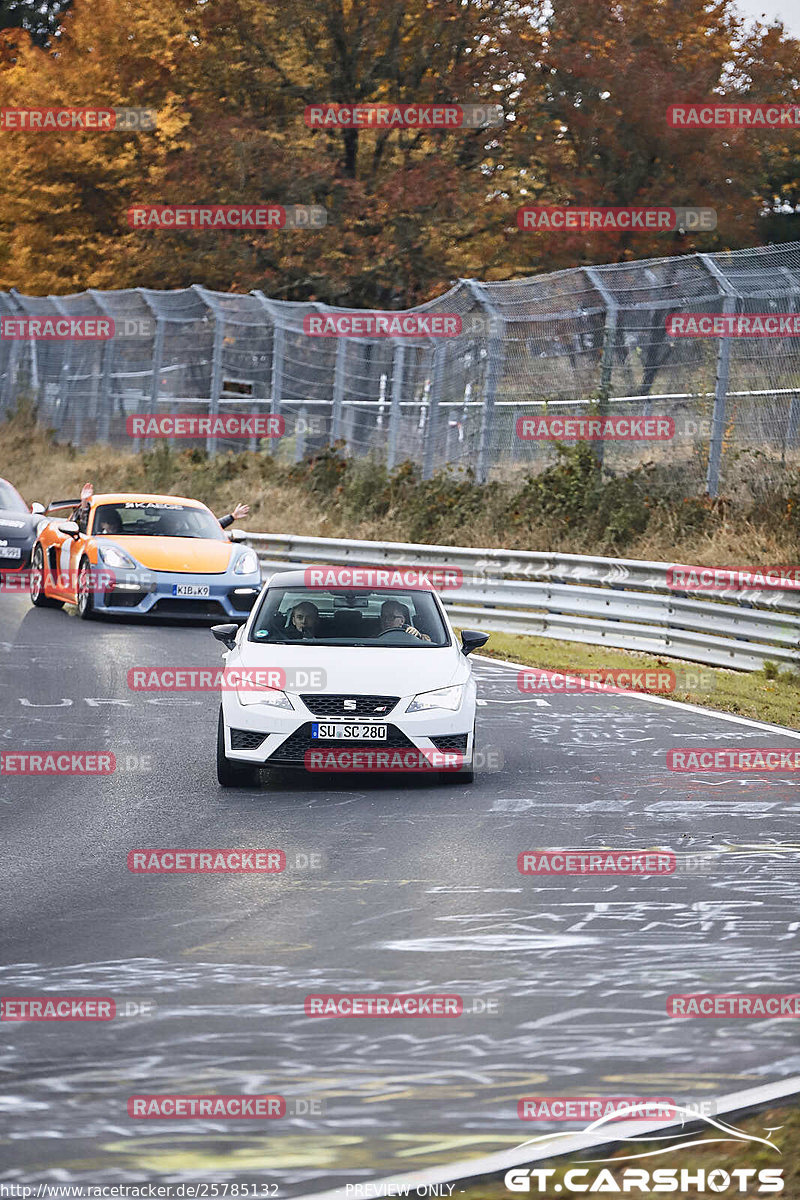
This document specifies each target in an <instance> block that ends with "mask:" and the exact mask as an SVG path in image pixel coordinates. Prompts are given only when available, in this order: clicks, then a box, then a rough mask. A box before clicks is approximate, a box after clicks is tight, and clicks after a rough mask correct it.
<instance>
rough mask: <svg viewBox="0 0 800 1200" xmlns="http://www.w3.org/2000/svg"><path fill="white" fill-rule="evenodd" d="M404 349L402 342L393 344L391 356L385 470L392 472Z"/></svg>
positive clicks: (398, 421)
mask: <svg viewBox="0 0 800 1200" xmlns="http://www.w3.org/2000/svg"><path fill="white" fill-rule="evenodd" d="M405 353H406V348H405V346H404V345H403V343H402V342H395V345H394V352H393V354H392V403H391V407H390V409H389V437H388V440H387V444H386V470H387V471H393V470H394V468H395V467H396V466H397V436H398V434H399V432H400V419H401V417H402V409H401V408H400V401H401V400H402V398H403V382H404V380H403V374H404V367H405Z"/></svg>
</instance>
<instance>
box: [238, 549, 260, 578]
mask: <svg viewBox="0 0 800 1200" xmlns="http://www.w3.org/2000/svg"><path fill="white" fill-rule="evenodd" d="M257 570H258V557H257V556H256V552H255V550H245V552H244V554H240V555H239V557H238V558H237V560H236V566H235V567H234V568H233V573H234V575H253V574H254V573H255V572H256V571H257Z"/></svg>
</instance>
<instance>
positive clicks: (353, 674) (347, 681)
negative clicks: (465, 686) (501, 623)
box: [227, 642, 470, 696]
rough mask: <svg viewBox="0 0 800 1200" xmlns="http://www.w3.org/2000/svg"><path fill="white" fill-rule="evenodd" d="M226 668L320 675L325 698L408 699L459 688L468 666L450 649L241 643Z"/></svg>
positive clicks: (460, 655) (230, 655) (461, 656)
mask: <svg viewBox="0 0 800 1200" xmlns="http://www.w3.org/2000/svg"><path fill="white" fill-rule="evenodd" d="M227 666H228V667H249V668H259V667H262V668H266V667H279V668H283V669H284V670H287V669H289V668H295V669H302V668H308V669H309V670H322V671H324V672H325V678H326V686H325V689H324V690H325V691H326V692H333V693H334V694H342V693H344V694H347V695H350V696H359V695H362V696H374V695H379V696H410V695H415V694H416V693H417V692H426V691H432V690H433V689H434V688H441V687H449V686H450V684H454V683H463V682H464V681H465V680H466V679H467V678H468V677H469V671H470V668H469V663H468V662H467V660H466V658H465V657H464V655H463V654H462V653H461V651H460V650H458V649H457V647H455V646H444V647H442V648H441V649H433V648H430V649H424V650H423V649H421V648H420V649H419V650H417V649H416V648H409V649H406V648H405V647H401V646H380V647H373V646H363V647H362V646H315V645H313V644H312V643H303V642H293V643H292V644H291V645H285V644H284V645H281V646H260V645H258V644H257V643H256V642H242V643H240V644H239V645H238V646H237V648H236V649H235V650H232V651H231V653H230V654H229V655H228V656H227Z"/></svg>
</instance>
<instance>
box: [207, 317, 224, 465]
mask: <svg viewBox="0 0 800 1200" xmlns="http://www.w3.org/2000/svg"><path fill="white" fill-rule="evenodd" d="M211 312H212V314H213V317H214V348H213V350H212V352H211V395H210V396H209V403H208V414H209V416H210V417H212V418H213V417H216V416H217V415H218V414H219V400H220V396H221V395H222V340H223V337H224V334H225V323H224V321H223V320H222V319H221V316H220V313H219V312H218V310H217V309H216V308H212V310H211ZM206 454H207V455H208V457H209V458H216V455H217V439H216V437H207V438H206Z"/></svg>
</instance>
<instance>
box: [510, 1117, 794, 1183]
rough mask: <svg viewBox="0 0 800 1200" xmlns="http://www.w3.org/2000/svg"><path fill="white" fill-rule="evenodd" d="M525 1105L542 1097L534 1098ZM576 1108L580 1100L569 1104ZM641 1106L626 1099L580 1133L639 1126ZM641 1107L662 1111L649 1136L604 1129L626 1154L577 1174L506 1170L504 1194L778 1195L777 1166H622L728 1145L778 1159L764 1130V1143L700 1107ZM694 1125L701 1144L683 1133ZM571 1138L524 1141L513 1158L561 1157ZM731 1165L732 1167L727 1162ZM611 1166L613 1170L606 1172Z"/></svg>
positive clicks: (593, 1162) (564, 1134) (562, 1134)
mask: <svg viewBox="0 0 800 1200" xmlns="http://www.w3.org/2000/svg"><path fill="white" fill-rule="evenodd" d="M532 1099H533V1100H541V1099H545V1098H541V1097H533V1098H532ZM596 1099H597V1100H599V1101H600V1102H601V1103H603V1102H604V1100H603V1098H602V1097H598V1098H596ZM581 1102H582V1101H581V1100H580V1099H579V1100H577V1101H576V1102H575V1103H581ZM589 1103H592V1100H589ZM612 1103H613V1102H612ZM640 1103H641V1102H640V1101H639V1100H637V1099H633V1100H632V1101H630V1103H627V1104H626V1103H625V1102H624V1101H623V1102H622V1103H621V1104H620V1105H619V1106H617V1105H614V1106H613V1108H612V1110H611V1111H609V1112H608V1113H606V1114H604V1115H603V1116H601V1117H599V1118H598V1119H597V1120H595V1121H593V1122H592V1123H591V1124H590V1125H588V1126H586V1127H585V1128H584V1129H583V1131H582V1132H583V1133H584V1134H592V1135H595V1134H597V1133H598V1132H601V1133H602V1132H604V1131H605V1128H606V1126H607V1125H610V1124H611V1123H612V1122H615V1121H618V1120H630V1121H636V1120H640V1121H641V1120H642V1119H643V1116H642V1114H641V1112H640ZM645 1103H661V1104H663V1105H665V1106H668V1109H667V1111H666V1112H665V1113H664V1123H662V1124H661V1125H660V1126H657V1127H656V1128H655V1129H652V1128H651V1129H650V1130H644V1131H642V1132H640V1133H634V1132H633V1131H632V1132H631V1133H630V1134H628V1133H627V1132H626V1130H625V1128H624V1127H623V1128H620V1129H618V1130H615V1131H614V1132H611V1131H610V1130H609V1137H608V1139H607V1140H608V1141H612V1142H615V1143H621V1144H623V1145H624V1144H625V1143H626V1142H629V1143H634V1144H633V1145H632V1147H631V1153H630V1154H619V1153H617V1154H615V1156H614V1158H613V1159H611V1158H606V1157H604V1158H596V1159H588V1160H587V1159H584V1162H583V1163H582V1165H581V1166H578V1167H570V1166H567V1167H566V1168H565V1167H523V1166H519V1167H512V1168H511V1170H509V1171H506V1173H505V1176H504V1183H505V1186H506V1188H507V1190H508V1191H509V1192H539V1193H542V1192H547V1194H548V1195H552V1194H553V1193H554V1192H568V1193H578V1194H581V1195H583V1194H585V1193H587V1192H588V1193H590V1194H592V1195H608V1194H613V1195H619V1194H621V1193H622V1194H625V1195H629V1194H630V1193H632V1192H635V1193H637V1194H641V1193H645V1194H646V1195H651V1194H652V1193H661V1192H677V1193H679V1194H682V1195H687V1194H688V1195H703V1194H704V1193H706V1192H709V1193H712V1194H716V1195H722V1194H725V1193H733V1194H737V1193H738V1194H739V1195H742V1194H747V1195H751V1196H752V1195H755V1194H758V1195H769V1194H772V1193H776V1192H781V1191H783V1185H784V1181H783V1170H782V1169H781V1168H780V1167H761V1168H756V1167H736V1168H731V1167H730V1166H726V1167H718V1166H712V1167H710V1168H709V1169H707V1168H705V1167H699V1168H694V1167H692V1168H687V1167H656V1168H655V1169H652V1168H651V1167H650V1165H649V1164H648V1166H647V1167H642V1166H638V1165H637V1166H635V1167H631V1166H628V1165H627V1163H628V1162H630V1161H631V1160H632V1159H639V1160H640V1159H651V1158H653V1157H655V1156H658V1157H661V1156H665V1155H668V1154H679V1153H680V1152H681V1151H682V1150H683V1149H685V1148H689V1147H694V1146H697V1145H698V1144H699V1145H701V1146H708V1147H712V1146H713V1147H715V1148H716V1147H719V1146H720V1145H721V1144H724V1143H729V1144H732V1145H734V1146H736V1147H737V1148H738V1150H739V1151H740V1152H741V1151H743V1150H746V1149H748V1148H749V1149H750V1150H753V1151H757V1152H758V1159H757V1161H763V1160H764V1151H765V1149H766V1150H771V1151H773V1152H774V1153H775V1154H778V1155H779V1154H780V1153H781V1151H780V1149H779V1148H778V1146H776V1145H775V1143H774V1142H772V1141H771V1140H770V1135H771V1134H772V1133H774V1132H775V1130H774V1129H767V1130H765V1133H766V1136H765V1137H760V1136H758V1135H757V1134H753V1133H748V1132H746V1131H744V1130H742V1129H737V1128H736V1127H735V1126H733V1125H729V1124H727V1123H726V1122H724V1121H721V1120H720V1119H719V1118H718V1117H716V1116H715V1115H711V1114H710V1113H708V1112H706V1111H704V1109H703V1108H698V1106H697V1105H691V1104H690V1105H683V1104H674V1103H673V1102H672V1101H670V1100H666V1101H646V1102H645ZM528 1119H530V1118H528ZM540 1119H546V1120H550V1121H553V1120H561V1119H563V1118H561V1117H558V1116H553V1115H552V1114H550V1115H549V1116H548V1117H546V1118H544V1117H541V1118H540ZM656 1120H661V1117H660V1116H658V1117H656ZM698 1121H700V1122H702V1123H704V1124H705V1125H707V1126H709V1129H708V1132H709V1133H710V1134H711V1135H712V1136H711V1137H710V1138H709V1139H708V1140H703V1139H702V1138H701V1137H700V1135H699V1134H698V1133H697V1132H696V1131H695V1130H694V1129H685V1128H684V1126H685V1124H686V1123H687V1122H693V1123H697V1122H698ZM678 1124H680V1126H681V1128H680V1129H679V1130H677V1129H676V1132H674V1133H669V1132H665V1126H668V1125H673V1126H677V1125H678ZM575 1136H576V1135H575V1133H573V1132H570V1131H566V1130H565V1131H561V1130H558V1131H556V1132H553V1133H544V1134H541V1135H539V1136H538V1137H533V1138H529V1139H528V1140H527V1141H525V1142H523V1143H522V1144H521V1145H520V1146H518V1147H516V1150H515V1153H516V1152H520V1151H528V1150H529V1149H530V1148H531V1147H535V1148H536V1149H537V1150H538V1154H537V1157H539V1158H543V1157H548V1158H552V1157H555V1156H557V1155H558V1154H559V1153H564V1151H563V1150H560V1148H559V1146H558V1143H559V1141H563V1139H564V1138H567V1139H574V1137H575ZM593 1142H594V1144H595V1145H596V1146H600V1145H602V1144H603V1143H602V1142H601V1141H600V1139H599V1138H596V1137H594V1138H593ZM551 1147H552V1150H551ZM644 1147H649V1149H644ZM544 1150H547V1154H546V1155H545V1154H543V1153H542V1151H544ZM523 1161H524V1160H523ZM734 1161H736V1160H735V1159H734ZM605 1163H608V1164H609V1166H604V1165H601V1164H605ZM611 1166H613V1170H612V1169H611ZM598 1168H599V1169H598ZM554 1177H555V1178H554ZM556 1179H557V1182H556ZM756 1185H757V1186H756Z"/></svg>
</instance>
